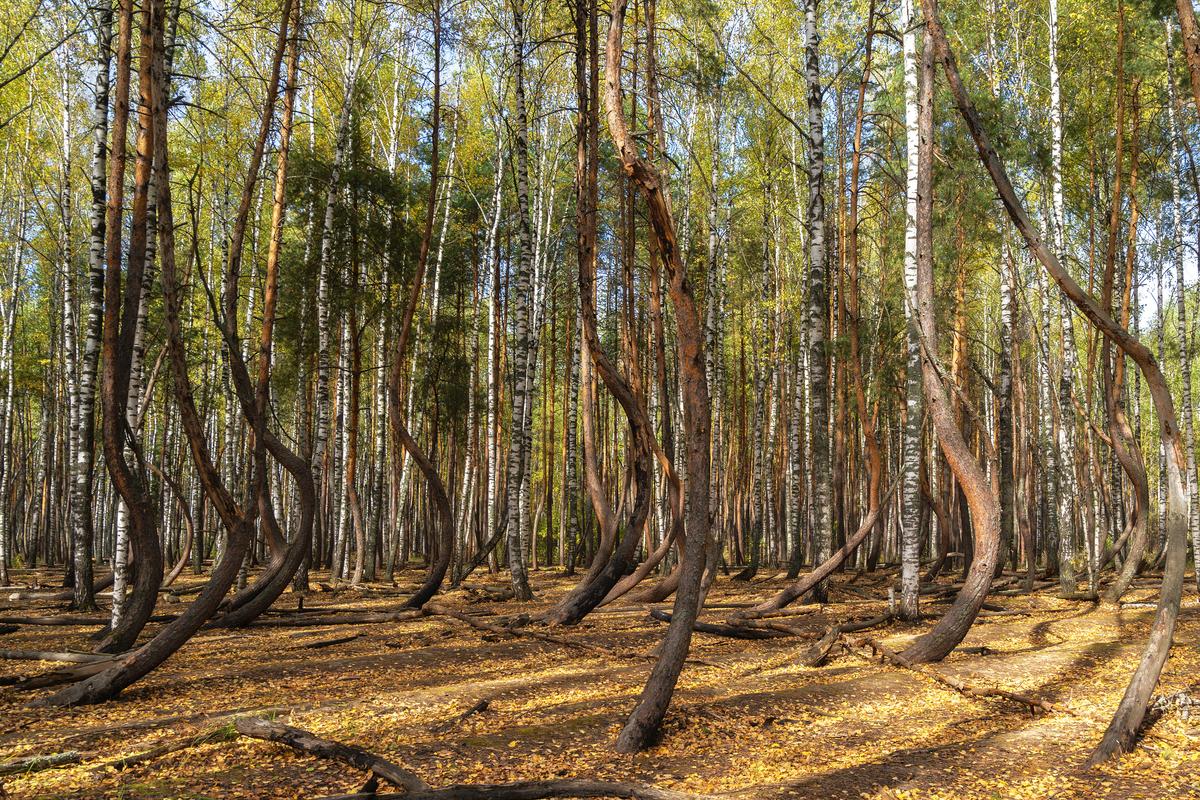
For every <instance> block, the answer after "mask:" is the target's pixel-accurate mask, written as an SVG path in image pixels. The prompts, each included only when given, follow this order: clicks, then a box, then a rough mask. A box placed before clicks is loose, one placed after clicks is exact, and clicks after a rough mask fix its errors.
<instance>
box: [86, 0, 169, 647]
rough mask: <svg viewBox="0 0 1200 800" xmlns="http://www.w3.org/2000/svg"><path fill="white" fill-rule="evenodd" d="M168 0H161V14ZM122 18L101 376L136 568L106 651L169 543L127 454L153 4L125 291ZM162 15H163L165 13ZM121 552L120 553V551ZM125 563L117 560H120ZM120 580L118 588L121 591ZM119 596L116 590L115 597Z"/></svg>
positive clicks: (154, 586) (148, 162)
mask: <svg viewBox="0 0 1200 800" xmlns="http://www.w3.org/2000/svg"><path fill="white" fill-rule="evenodd" d="M161 5H162V4H161V2H159V3H158V6H159V8H160V11H159V14H160V15H161ZM119 11H120V14H119V24H118V26H117V49H116V57H117V82H116V87H115V96H114V99H113V108H114V112H113V136H112V158H111V159H110V169H109V175H108V208H107V214H106V221H105V243H104V245H105V247H104V251H105V257H106V259H107V267H106V270H105V275H104V335H103V344H102V351H103V356H104V357H103V359H102V363H103V371H102V374H101V382H100V397H101V407H102V411H103V420H104V425H103V433H104V436H103V439H104V461H105V465H106V466H107V468H108V473H109V476H110V477H111V479H112V482H113V487H114V488H115V489H116V490H117V493H118V494H119V495H120V497H121V500H122V501H123V502H124V503H125V506H126V509H127V512H128V515H129V518H128V524H129V540H130V543H131V545H132V547H133V550H134V555H135V558H136V563H137V570H136V573H135V577H134V586H133V594H132V596H131V597H130V599H129V602H128V604H127V605H126V606H125V607H124V608H123V609H122V613H121V616H120V618H119V620H118V622H117V624H116V625H115V626H114V627H113V628H112V630H110V631H109V633H108V635H106V636H105V637H104V638H103V639H102V640H101V641H100V644H99V645H98V646H97V650H98V651H100V652H106V653H119V652H122V651H124V650H128V649H129V648H130V647H131V646H132V645H133V643H134V642H135V641H136V640H137V637H138V634H139V633H141V631H142V628H143V627H144V626H145V624H146V622H147V620H149V619H150V615H151V614H152V613H153V611H154V603H155V601H156V600H157V599H158V586H159V583H160V582H161V581H162V551H161V550H160V549H159V544H158V533H157V531H156V530H155V520H154V514H153V513H152V501H151V499H150V497H149V495H148V494H147V491H146V487H145V485H144V481H143V479H142V476H141V475H140V474H139V473H140V469H139V470H138V471H135V470H134V469H133V468H131V467H130V464H129V461H128V460H127V458H126V455H125V453H126V447H127V446H132V447H133V449H134V452H135V454H137V453H139V452H140V451H139V450H138V449H137V447H136V444H135V443H134V442H132V441H129V440H128V438H127V436H132V434H127V431H126V428H125V411H126V408H127V405H128V399H129V380H130V371H131V365H132V361H133V346H134V331H135V329H136V327H137V317H138V311H139V306H140V301H141V295H142V278H143V274H144V272H145V266H146V234H147V230H146V229H147V213H146V205H147V198H148V194H149V188H150V174H151V169H152V163H153V155H154V140H153V122H152V120H151V106H152V103H153V99H152V85H153V81H152V79H151V77H150V70H151V63H152V61H153V58H152V56H151V39H152V36H151V33H150V31H151V11H150V10H149V8H146V9H144V10H143V13H142V22H141V37H140V38H141V65H140V74H139V80H138V83H139V87H140V89H139V91H140V92H141V95H142V96H141V103H140V109H139V112H138V118H139V125H138V136H137V164H136V169H135V173H134V194H133V202H132V207H131V211H130V214H131V221H130V228H129V253H128V258H127V261H126V264H125V280H124V284H125V285H124V291H122V280H121V272H122V270H121V267H122V263H121V262H122V259H121V233H122V231H123V227H124V226H123V225H122V211H123V206H124V195H125V191H124V188H125V187H124V184H125V147H126V133H125V131H126V127H127V125H128V118H129V77H130V62H131V56H132V41H133V3H132V0H121V3H120V7H119ZM160 22H161V20H160ZM118 558H119V557H118ZM119 567H120V565H119V564H117V563H114V568H119ZM116 588H117V587H116V586H115V585H114V592H115V591H116ZM115 602H117V598H115V597H114V603H115Z"/></svg>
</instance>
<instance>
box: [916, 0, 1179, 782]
mask: <svg viewBox="0 0 1200 800" xmlns="http://www.w3.org/2000/svg"><path fill="white" fill-rule="evenodd" d="M925 2H926V10H927V15H928V27H929V30H930V34H931V35H932V36H933V39H934V41H935V43H936V46H937V49H938V60H939V61H941V63H942V67H943V69H944V71H945V73H946V78H947V80H948V82H949V84H950V89H951V91H952V93H953V95H954V99H955V102H956V103H957V105H958V109H959V112H960V113H961V114H962V117H963V119H964V121H965V122H966V124H967V127H968V129H969V130H970V132H971V136H972V138H973V139H974V141H975V148H976V150H977V152H978V154H979V160H980V161H981V162H983V165H984V167H985V168H986V169H987V171H988V174H989V175H990V176H991V178H992V182H993V183H994V184H995V186H996V189H997V191H998V192H999V194H1000V199H1001V201H1003V203H1004V207H1005V210H1007V212H1008V215H1009V217H1010V218H1011V219H1012V221H1013V224H1014V225H1015V226H1016V227H1017V229H1018V230H1019V231H1020V233H1021V235H1022V237H1024V239H1025V242H1026V244H1027V245H1028V246H1029V249H1030V250H1031V251H1032V252H1033V254H1034V256H1036V258H1037V259H1038V261H1040V262H1041V263H1042V266H1043V267H1045V269H1046V272H1047V273H1048V274H1049V275H1050V277H1052V278H1053V279H1054V282H1055V283H1057V284H1058V285H1059V288H1061V289H1062V291H1063V293H1064V294H1066V296H1067V297H1068V298H1069V299H1070V300H1071V302H1073V303H1074V304H1075V305H1076V307H1077V308H1079V310H1080V311H1081V312H1083V314H1084V316H1086V317H1087V318H1088V320H1089V321H1090V322H1091V323H1092V325H1094V326H1095V327H1096V328H1097V329H1098V330H1099V331H1100V332H1102V333H1103V334H1104V335H1105V336H1107V337H1109V338H1110V339H1112V341H1113V342H1114V343H1115V344H1116V345H1117V346H1118V347H1120V348H1121V350H1122V351H1124V353H1125V354H1126V355H1128V356H1129V357H1130V358H1132V359H1133V361H1134V363H1136V364H1137V365H1138V368H1139V369H1140V370H1141V371H1142V375H1143V376H1144V377H1145V378H1146V385H1147V387H1148V388H1149V390H1150V395H1151V397H1152V399H1153V400H1154V408H1155V410H1156V411H1157V413H1158V421H1159V425H1160V427H1161V432H1162V439H1163V443H1164V445H1165V446H1166V449H1167V487H1168V490H1167V524H1166V529H1167V548H1166V559H1165V568H1164V570H1163V582H1162V593H1161V595H1160V597H1159V601H1158V607H1157V609H1156V611H1155V615H1154V623H1153V625H1152V626H1151V629H1150V637H1149V640H1148V641H1147V643H1146V649H1145V651H1144V652H1143V654H1142V658H1141V661H1140V662H1139V664H1138V668H1137V670H1136V671H1135V672H1134V674H1133V677H1132V678H1131V679H1130V681H1129V686H1128V687H1127V688H1126V690H1125V695H1124V697H1122V698H1121V703H1120V705H1119V706H1118V707H1117V711H1116V713H1115V714H1114V715H1113V718H1112V721H1111V722H1110V723H1109V726H1108V729H1107V730H1106V731H1105V733H1104V737H1103V739H1102V740H1101V742H1100V744H1099V745H1098V746H1097V747H1096V749H1095V751H1094V752H1093V753H1092V756H1091V759H1090V763H1093V764H1095V763H1099V762H1100V761H1104V760H1106V759H1108V758H1110V757H1111V756H1113V755H1116V754H1117V753H1120V752H1124V751H1127V750H1128V749H1129V748H1130V747H1131V746H1132V745H1133V742H1134V739H1135V738H1136V736H1137V731H1138V728H1139V726H1140V725H1141V723H1142V719H1143V718H1144V717H1145V714H1146V705H1147V703H1148V702H1149V699H1150V695H1151V693H1152V692H1153V691H1154V687H1155V685H1156V684H1157V683H1158V676H1159V674H1160V673H1161V672H1162V667H1163V664H1165V663H1166V660H1167V655H1168V653H1169V652H1170V649H1171V637H1172V635H1173V634H1174V632H1175V621H1176V618H1177V617H1178V616H1179V601H1180V595H1181V592H1182V589H1183V573H1184V562H1185V560H1186V550H1187V521H1188V498H1187V489H1186V488H1185V485H1184V474H1185V470H1186V466H1187V460H1186V458H1185V456H1184V448H1183V439H1182V436H1181V435H1180V431H1179V423H1178V422H1177V420H1176V417H1175V405H1174V402H1173V401H1172V400H1171V393H1170V389H1169V387H1168V386H1167V382H1166V379H1165V378H1164V377H1163V374H1162V371H1161V370H1160V369H1159V367H1158V363H1157V362H1156V361H1155V360H1154V356H1153V355H1152V354H1151V353H1150V350H1149V349H1148V348H1147V347H1146V346H1145V345H1143V344H1142V343H1141V342H1140V341H1138V340H1137V339H1136V338H1135V337H1134V336H1132V335H1131V334H1130V333H1129V331H1127V330H1125V329H1124V328H1123V327H1121V326H1120V325H1118V324H1117V323H1116V322H1115V321H1114V320H1113V319H1112V317H1111V316H1109V314H1108V313H1107V312H1106V311H1105V310H1104V309H1103V308H1101V307H1100V305H1099V304H1098V303H1097V302H1096V300H1095V298H1093V297H1092V296H1091V295H1089V294H1088V293H1087V292H1085V291H1084V290H1083V289H1082V288H1080V286H1079V284H1077V283H1076V282H1075V280H1074V279H1073V278H1072V277H1071V275H1070V273H1068V272H1067V271H1066V269H1064V267H1063V266H1062V264H1061V263H1060V262H1059V260H1058V259H1057V258H1056V257H1055V255H1054V254H1053V253H1052V252H1050V250H1049V248H1047V247H1046V245H1045V244H1044V243H1043V242H1042V240H1041V238H1040V237H1039V236H1038V233H1037V231H1036V230H1035V228H1034V227H1033V223H1032V222H1031V221H1030V219H1029V217H1028V215H1027V214H1026V213H1025V209H1024V207H1023V206H1022V204H1021V202H1020V200H1018V199H1017V195H1016V191H1015V190H1014V189H1013V186H1012V182H1011V181H1010V180H1009V178H1008V173H1007V171H1006V170H1005V168H1004V164H1003V162H1001V161H1000V157H999V155H997V154H996V151H995V149H994V148H993V147H992V144H991V140H990V139H989V137H988V135H987V132H986V131H985V130H984V128H983V122H982V120H981V119H980V117H979V112H978V111H976V110H975V106H974V104H973V103H972V102H971V98H970V96H969V95H968V94H967V90H966V88H965V87H964V86H963V83H962V79H961V78H960V77H959V74H958V65H957V63H956V61H955V58H954V53H953V51H951V49H950V44H949V42H948V41H947V39H946V33H945V31H944V30H943V29H942V26H941V22H940V21H939V20H938V17H937V4H936V2H935V0H925ZM1178 4H1179V6H1180V17H1181V18H1182V17H1183V16H1184V10H1183V6H1184V5H1186V6H1187V11H1188V12H1189V13H1190V12H1191V3H1190V2H1189V0H1178ZM1191 25H1192V31H1193V35H1194V33H1195V18H1194V15H1192V16H1191ZM1185 30H1186V29H1185ZM1185 38H1186V34H1185ZM1193 55H1195V56H1196V57H1197V58H1198V59H1200V51H1197V50H1196V49H1195V47H1194V45H1193V44H1192V43H1191V42H1189V44H1188V56H1189V61H1190V60H1191V58H1192V56H1193ZM1189 66H1192V79H1193V91H1194V92H1195V93H1196V94H1197V95H1198V96H1200V65H1196V66H1193V65H1192V64H1191V63H1190V64H1189Z"/></svg>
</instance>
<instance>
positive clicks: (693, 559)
mask: <svg viewBox="0 0 1200 800" xmlns="http://www.w3.org/2000/svg"><path fill="white" fill-rule="evenodd" d="M627 4H628V3H627V0H616V3H615V5H614V6H613V10H612V18H611V21H610V24H609V28H608V40H607V46H606V54H605V56H606V57H605V90H604V104H605V111H606V114H607V119H608V128H609V133H610V135H611V136H612V140H613V144H614V145H615V146H616V148H617V152H618V154H619V156H620V158H621V163H622V166H623V168H624V170H625V172H626V174H628V175H630V176H631V177H632V178H633V179H634V181H635V182H636V183H637V185H638V188H639V189H640V190H641V192H642V195H643V197H644V198H645V200H646V205H647V210H648V212H649V217H650V225H651V227H652V229H653V235H654V236H655V237H656V238H657V239H658V245H659V251H660V252H661V254H662V258H663V261H664V263H665V264H666V266H667V277H668V280H669V286H670V295H671V302H672V304H673V305H674V307H675V319H676V325H677V341H678V347H679V376H680V383H681V389H682V393H683V401H684V429H685V431H686V442H687V477H688V496H687V516H686V525H687V548H686V550H685V552H684V557H683V565H682V568H681V570H682V571H681V573H680V580H679V589H678V591H676V593H675V607H674V612H673V614H672V616H671V623H670V626H669V627H668V628H667V634H666V636H665V637H664V639H663V643H662V647H661V649H660V655H659V659H658V661H657V662H656V663H655V665H654V669H653V670H652V671H651V673H650V678H649V679H648V680H647V681H646V686H645V688H644V689H643V691H642V695H641V698H640V699H639V701H638V704H637V706H636V707H635V708H634V710H633V713H632V714H630V716H629V719H628V720H627V721H626V723H625V727H624V728H623V729H622V730H621V734H620V735H619V736H618V737H617V742H616V748H617V750H619V751H621V752H633V751H636V750H640V749H642V748H643V747H645V746H646V745H647V744H649V742H650V740H651V739H652V738H653V736H654V735H655V734H656V733H657V731H658V728H659V725H660V724H661V723H662V719H663V716H664V715H665V714H666V711H667V707H668V706H669V705H670V702H671V696H672V694H673V693H674V691H675V683H676V681H677V680H678V679H679V672H680V670H681V669H682V668H683V662H684V660H685V659H686V658H687V652H688V648H689V646H690V644H691V640H692V625H693V623H694V622H695V620H696V615H697V612H698V610H699V609H698V605H699V601H700V580H701V578H702V576H703V573H704V566H705V553H706V551H707V549H708V548H709V547H710V546H711V542H710V541H709V472H708V469H709V446H710V441H709V438H710V437H709V434H710V429H711V416H710V415H711V408H710V407H709V395H708V381H707V379H706V377H705V359H704V340H703V329H702V326H701V324H700V315H699V312H698V311H697V309H696V300H695V296H694V295H693V293H692V287H691V284H690V283H689V281H688V279H687V273H686V271H685V270H684V268H683V263H682V260H681V256H680V253H679V250H678V246H677V243H676V239H675V220H674V218H673V216H672V214H671V208H670V204H669V201H668V200H667V196H666V194H665V190H664V186H663V183H662V177H661V176H660V175H659V173H658V171H657V170H656V169H655V168H654V166H653V165H652V164H650V163H649V162H647V161H646V160H645V159H644V158H642V157H641V156H640V155H639V153H638V151H637V147H636V144H635V142H634V141H633V138H632V137H631V136H630V134H629V128H628V126H627V123H626V121H625V116H624V108H623V106H622V102H621V94H622V92H621V61H622V55H623V54H622V39H623V36H622V34H623V32H624V27H625V12H626V8H627ZM650 79H651V80H654V79H655V78H654V74H653V72H651V74H650Z"/></svg>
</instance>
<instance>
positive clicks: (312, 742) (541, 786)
mask: <svg viewBox="0 0 1200 800" xmlns="http://www.w3.org/2000/svg"><path fill="white" fill-rule="evenodd" d="M235 725H236V727H237V730H238V732H239V733H241V734H242V735H244V736H251V737H254V738H256V739H266V740H268V741H272V742H279V743H280V744H286V745H288V746H289V747H292V748H294V749H296V750H299V751H301V752H304V753H308V754H310V755H314V756H319V757H321V758H330V759H333V760H335V761H340V762H342V763H343V764H349V765H351V766H353V767H358V768H359V769H363V770H366V771H368V772H370V773H372V775H376V776H378V777H380V778H383V779H384V780H387V781H391V782H392V783H394V784H396V785H397V786H399V787H401V788H403V789H404V790H405V791H404V793H402V794H377V793H375V792H374V791H369V792H359V793H356V794H349V795H338V797H340V798H344V799H347V800H348V799H349V798H379V799H380V800H384V799H385V798H386V799H387V800H541V798H546V797H617V798H628V800H701V799H702V798H705V797H707V795H698V794H693V793H690V792H674V791H671V790H670V789H659V788H656V787H654V786H645V785H643V784H637V783H624V782H615V781H593V780H582V779H565V780H557V781H515V782H513V783H476V784H455V785H453V786H445V787H442V788H440V789H431V788H430V787H429V784H427V783H425V781H423V780H421V778H419V777H418V776H417V775H416V774H415V773H412V772H409V771H408V770H406V769H404V768H403V767H400V766H397V765H396V764H393V763H392V762H390V761H386V760H384V759H382V758H380V757H379V756H376V755H374V754H372V753H368V752H367V751H366V750H363V749H361V748H358V747H353V746H351V745H346V744H341V743H340V742H334V741H331V740H329V739H322V738H321V737H320V736H316V735H315V734H312V733H309V732H308V731H306V730H303V729H301V728H293V727H292V726H290V725H282V724H279V723H277V722H268V721H267V720H265V719H250V718H244V719H239V720H238V721H237V723H235ZM326 800H334V798H326Z"/></svg>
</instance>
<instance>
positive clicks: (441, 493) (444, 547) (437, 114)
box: [388, 2, 454, 608]
mask: <svg viewBox="0 0 1200 800" xmlns="http://www.w3.org/2000/svg"><path fill="white" fill-rule="evenodd" d="M432 15H433V109H432V120H431V122H430V137H431V139H430V141H431V142H432V143H433V144H432V147H431V149H430V153H429V195H428V197H427V199H426V204H425V227H424V229H423V230H422V232H421V243H420V245H419V247H418V250H417V264H416V270H415V272H414V273H413V284H412V289H411V290H410V292H409V295H408V304H407V305H406V307H405V309H404V317H403V320H402V322H401V325H400V335H399V336H398V337H397V338H396V354H395V357H394V358H393V359H392V375H391V389H390V390H389V397H388V403H389V405H390V407H391V408H390V411H391V417H392V443H393V450H394V451H395V452H396V453H400V452H403V451H405V450H406V451H408V454H409V455H411V456H412V458H413V461H415V462H416V464H417V468H418V469H420V470H421V473H422V474H423V475H424V476H425V481H426V482H427V483H428V484H429V495H430V497H431V498H432V500H433V505H434V508H435V510H436V512H437V517H438V542H437V559H436V561H434V562H433V563H432V564H431V565H430V567H429V574H428V575H427V576H426V577H425V581H424V582H423V583H422V584H421V586H420V587H419V588H418V589H417V591H416V592H414V593H413V595H412V596H411V597H409V598H408V600H406V601H405V602H404V607H405V608H420V607H421V606H423V605H425V603H426V602H428V600H429V598H431V597H433V596H434V595H435V594H437V590H438V589H439V588H441V586H442V581H443V580H445V578H446V572H447V571H448V570H449V569H450V559H451V557H452V556H453V555H454V513H453V512H452V511H451V510H450V498H449V497H448V496H447V495H446V485H445V484H444V483H443V482H442V478H441V476H440V475H439V474H438V471H437V466H436V465H435V464H434V463H433V462H432V461H430V459H429V457H428V456H427V455H426V454H425V451H424V450H422V449H421V447H420V445H418V444H417V441H416V440H415V439H414V438H413V437H412V435H411V434H410V433H409V431H408V428H407V427H406V426H405V424H404V406H403V403H404V397H405V394H404V392H402V391H401V388H402V387H401V381H402V379H403V377H404V355H405V351H406V350H407V349H408V338H409V335H410V334H411V332H412V323H413V316H414V315H415V314H416V312H417V304H418V303H419V302H420V300H421V287H422V285H423V284H424V281H425V268H426V266H427V265H428V263H429V243H430V241H431V240H432V238H433V219H434V216H436V214H437V195H438V179H439V176H440V172H441V171H440V163H439V158H440V153H439V150H440V148H439V139H440V138H441V104H442V7H441V3H440V2H435V3H434V4H433V11H432ZM395 464H396V466H395V469H396V472H397V475H396V477H397V479H400V477H401V475H400V470H401V466H400V459H396V460H395Z"/></svg>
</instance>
